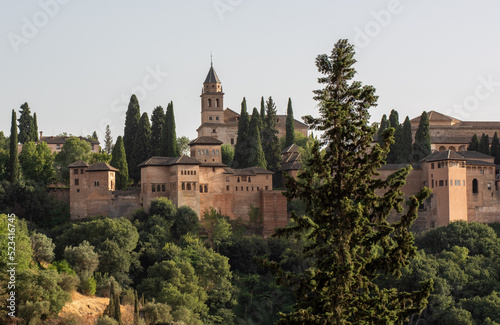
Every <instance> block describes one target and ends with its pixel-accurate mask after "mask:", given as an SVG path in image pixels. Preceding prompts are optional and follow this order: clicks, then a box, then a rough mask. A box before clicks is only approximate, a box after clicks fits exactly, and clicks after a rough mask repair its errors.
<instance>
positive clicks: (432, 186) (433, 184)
mask: <svg viewBox="0 0 500 325" xmlns="http://www.w3.org/2000/svg"><path fill="white" fill-rule="evenodd" d="M432 188H434V180H432Z"/></svg>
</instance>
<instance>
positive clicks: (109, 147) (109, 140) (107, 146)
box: [104, 124, 113, 155]
mask: <svg viewBox="0 0 500 325" xmlns="http://www.w3.org/2000/svg"><path fill="white" fill-rule="evenodd" d="M111 151H113V137H112V136H111V129H110V128H109V124H108V125H106V134H105V135H104V152H105V153H107V154H108V155H110V154H111Z"/></svg>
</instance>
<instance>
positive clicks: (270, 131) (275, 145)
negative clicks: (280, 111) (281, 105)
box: [262, 97, 281, 181]
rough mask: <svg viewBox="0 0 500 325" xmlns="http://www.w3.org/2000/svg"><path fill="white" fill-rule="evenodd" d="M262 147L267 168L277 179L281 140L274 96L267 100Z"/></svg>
mask: <svg viewBox="0 0 500 325" xmlns="http://www.w3.org/2000/svg"><path fill="white" fill-rule="evenodd" d="M262 139H263V141H262V149H263V150H264V155H265V156H266V163H267V169H269V170H270V171H273V172H275V174H274V176H273V178H274V179H275V181H277V176H278V170H279V169H280V167H281V166H280V165H281V151H280V141H279V139H278V130H277V128H276V105H275V104H274V101H273V99H272V97H269V99H268V100H267V102H266V119H265V122H264V129H263V130H262Z"/></svg>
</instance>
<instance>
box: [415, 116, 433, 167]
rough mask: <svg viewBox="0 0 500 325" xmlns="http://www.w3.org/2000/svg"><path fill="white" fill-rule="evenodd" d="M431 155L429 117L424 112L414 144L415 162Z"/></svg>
mask: <svg viewBox="0 0 500 325" xmlns="http://www.w3.org/2000/svg"><path fill="white" fill-rule="evenodd" d="M430 154H431V136H430V134H429V116H428V115H427V112H425V111H424V112H422V115H420V122H419V123H418V129H417V132H416V133H415V142H414V143H413V161H415V162H418V161H420V160H421V159H424V158H425V157H427V156H428V155H430Z"/></svg>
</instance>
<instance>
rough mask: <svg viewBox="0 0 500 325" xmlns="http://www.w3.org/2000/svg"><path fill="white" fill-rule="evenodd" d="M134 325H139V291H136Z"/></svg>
mask: <svg viewBox="0 0 500 325" xmlns="http://www.w3.org/2000/svg"><path fill="white" fill-rule="evenodd" d="M133 324H134V325H139V297H138V295H137V290H134V323H133Z"/></svg>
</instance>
